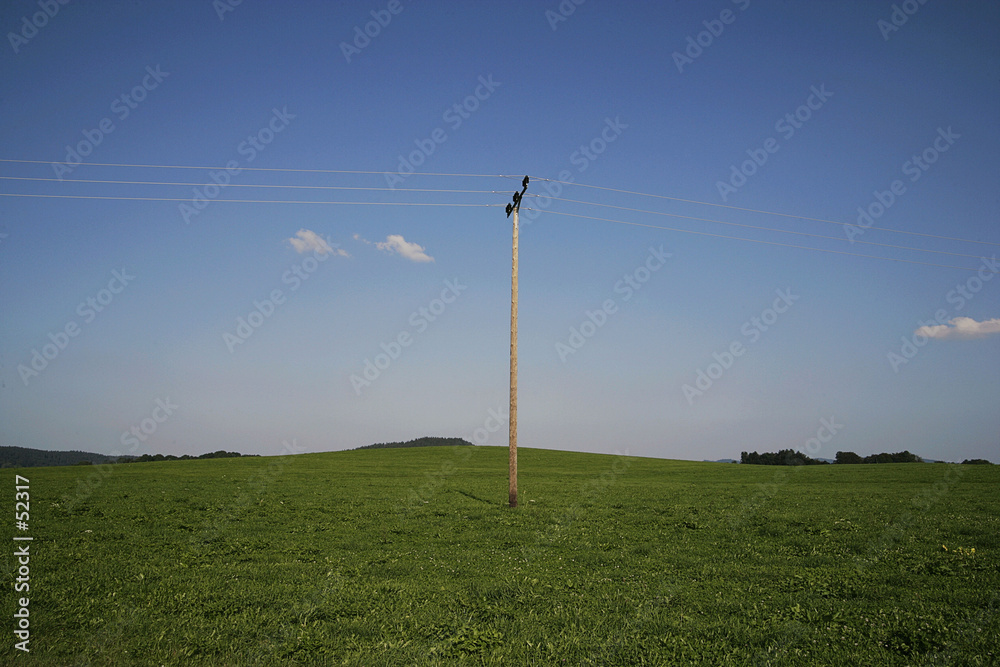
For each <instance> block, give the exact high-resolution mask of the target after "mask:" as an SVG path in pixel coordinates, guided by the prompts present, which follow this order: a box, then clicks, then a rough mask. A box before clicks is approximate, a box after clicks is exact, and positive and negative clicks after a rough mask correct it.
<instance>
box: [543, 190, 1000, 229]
mask: <svg viewBox="0 0 1000 667" xmlns="http://www.w3.org/2000/svg"><path fill="white" fill-rule="evenodd" d="M532 178H534V179H536V180H539V181H549V182H551V183H559V184H561V185H576V186H579V187H581V188H592V189H594V190H608V191H609V192H620V193H623V194H630V195H638V196H640V197H655V198H656V199H668V200H670V201H679V202H684V203H687V204H701V205H703V206H716V207H718V208H729V209H733V210H735V211H746V212H748V213H763V214H764V215H777V216H780V217H783V218H797V219H799V220H810V221H812V222H828V223H830V224H833V225H842V226H843V225H849V224H851V223H848V222H841V221H839V220H825V219H823V218H810V217H808V216H805V215H794V214H791V213H778V212H775V211H763V210H761V209H756V208H744V207H742V206H730V205H728V204H715V203H712V202H707V201H698V200H696V199H681V198H680V197H668V196H666V195H654V194H650V193H648V192H636V191H634V190H622V189H620V188H609V187H605V186H602V185H586V184H584V183H573V182H570V181H557V180H554V179H551V178H540V177H535V176H532ZM865 229H875V230H878V231H880V232H892V233H894V234H910V235H913V236H927V237H930V238H934V239H943V240H946V241H962V242H965V243H982V244H985V245H995V246H1000V243H994V242H992V241H974V240H972V239H960V238H955V237H952V236H938V235H937V234H924V233H921V232H911V231H907V230H903V229H889V228H888V227H874V226H873V227H865Z"/></svg>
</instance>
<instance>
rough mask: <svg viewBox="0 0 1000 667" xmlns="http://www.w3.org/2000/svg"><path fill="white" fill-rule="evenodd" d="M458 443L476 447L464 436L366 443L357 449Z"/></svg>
mask: <svg viewBox="0 0 1000 667" xmlns="http://www.w3.org/2000/svg"><path fill="white" fill-rule="evenodd" d="M456 445H459V446H465V445H468V446H469V447H474V446H475V445H473V444H472V443H471V442H469V441H468V440H464V439H462V438H431V437H425V438H417V439H416V440H407V441H406V442H376V443H375V444H374V445H365V446H363V447H356V448H355V449H394V448H397V447H455V446H456Z"/></svg>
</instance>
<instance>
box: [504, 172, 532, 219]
mask: <svg viewBox="0 0 1000 667" xmlns="http://www.w3.org/2000/svg"><path fill="white" fill-rule="evenodd" d="M529 180H530V179H529V178H528V177H527V176H525V177H524V180H523V181H521V191H520V192H517V191H516V190H515V191H514V197H513V200H514V201H513V203H511V204H507V217H508V218H509V217H510V214H511V213H512V212H514V211H519V210H521V197H523V196H524V192H525V190H527V189H528V181H529Z"/></svg>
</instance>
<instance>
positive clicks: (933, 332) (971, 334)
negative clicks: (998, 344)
mask: <svg viewBox="0 0 1000 667" xmlns="http://www.w3.org/2000/svg"><path fill="white" fill-rule="evenodd" d="M915 334H917V335H921V336H926V337H927V338H937V339H938V340H945V339H948V338H983V337H984V336H989V335H991V334H1000V318H994V319H992V320H983V321H982V322H977V321H975V320H974V319H972V318H971V317H956V318H954V319H952V320H949V321H948V324H938V325H935V326H930V327H928V326H923V327H920V328H919V329H917V330H916V332H915Z"/></svg>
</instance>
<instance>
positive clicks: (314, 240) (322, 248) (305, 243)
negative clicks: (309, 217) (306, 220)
mask: <svg viewBox="0 0 1000 667" xmlns="http://www.w3.org/2000/svg"><path fill="white" fill-rule="evenodd" d="M288 242H289V243H291V244H292V247H293V248H295V252H297V253H299V254H300V255H301V254H305V253H307V252H316V253H319V254H320V255H339V256H340V257H350V255H349V254H348V253H347V251H346V250H343V249H342V248H339V247H336V248H335V247H334V246H335V245H336V244H334V246H331V245H330V244H329V243H328V242H327V240H326V239H324V238H323V237H322V236H320V235H319V234H317V233H316V232H314V231H312V230H309V229H300V230H299V231H297V232H296V233H295V236H293V237H292V238H290V239H288Z"/></svg>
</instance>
